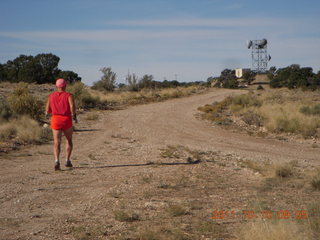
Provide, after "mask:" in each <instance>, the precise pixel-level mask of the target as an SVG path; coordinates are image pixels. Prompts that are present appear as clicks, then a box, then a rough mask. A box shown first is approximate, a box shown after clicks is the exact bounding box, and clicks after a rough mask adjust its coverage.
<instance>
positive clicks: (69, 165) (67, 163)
mask: <svg viewBox="0 0 320 240" xmlns="http://www.w3.org/2000/svg"><path fill="white" fill-rule="evenodd" d="M65 166H66V167H73V165H72V163H71V161H70V160H69V161H66V165H65Z"/></svg>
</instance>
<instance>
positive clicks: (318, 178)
mask: <svg viewBox="0 0 320 240" xmlns="http://www.w3.org/2000/svg"><path fill="white" fill-rule="evenodd" d="M311 186H312V187H313V188H314V189H317V190H320V171H318V173H317V174H316V175H314V176H313V177H312V179H311Z"/></svg>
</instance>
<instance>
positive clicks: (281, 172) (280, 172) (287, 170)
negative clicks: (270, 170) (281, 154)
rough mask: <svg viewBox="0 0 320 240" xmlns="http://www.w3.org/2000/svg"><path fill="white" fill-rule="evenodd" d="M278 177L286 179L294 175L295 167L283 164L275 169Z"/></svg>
mask: <svg viewBox="0 0 320 240" xmlns="http://www.w3.org/2000/svg"><path fill="white" fill-rule="evenodd" d="M275 173H276V176H278V177H282V178H286V177H290V176H291V175H293V167H292V165H290V164H282V165H278V166H276V169H275Z"/></svg>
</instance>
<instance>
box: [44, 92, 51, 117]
mask: <svg viewBox="0 0 320 240" xmlns="http://www.w3.org/2000/svg"><path fill="white" fill-rule="evenodd" d="M49 113H51V109H50V97H48V100H47V103H46V112H45V115H46V117H47V116H48V114H49Z"/></svg>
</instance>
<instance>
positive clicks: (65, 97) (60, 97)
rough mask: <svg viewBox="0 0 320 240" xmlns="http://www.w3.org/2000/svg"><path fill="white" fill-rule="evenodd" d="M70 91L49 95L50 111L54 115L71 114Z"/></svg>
mask: <svg viewBox="0 0 320 240" xmlns="http://www.w3.org/2000/svg"><path fill="white" fill-rule="evenodd" d="M69 96H71V93H68V92H54V93H51V94H50V95H49V103H50V107H49V113H52V115H63V116H71V110H70V104H69Z"/></svg>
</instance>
